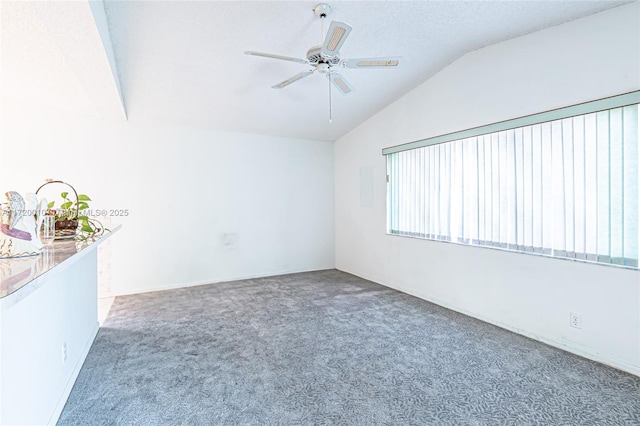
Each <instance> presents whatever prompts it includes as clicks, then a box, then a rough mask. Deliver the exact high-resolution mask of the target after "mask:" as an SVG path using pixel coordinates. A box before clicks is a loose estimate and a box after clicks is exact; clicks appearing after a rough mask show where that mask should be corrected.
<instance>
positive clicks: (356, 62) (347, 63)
mask: <svg viewBox="0 0 640 426" xmlns="http://www.w3.org/2000/svg"><path fill="white" fill-rule="evenodd" d="M313 12H314V13H315V15H316V16H317V17H319V18H320V20H321V22H323V28H322V35H323V36H324V18H326V17H327V15H328V14H329V13H330V12H331V6H329V5H328V4H326V3H320V4H318V5H316V7H314V8H313ZM350 32H351V27H350V26H349V25H347V24H345V23H344V22H339V21H332V22H331V24H330V25H329V30H328V31H327V35H326V37H324V41H323V42H322V44H321V45H319V46H313V47H311V48H310V49H309V50H308V51H307V57H306V59H302V58H293V57H290V56H282V55H274V54H271V53H262V52H254V51H251V50H249V51H246V52H244V53H245V54H246V55H253V56H262V57H265V58H272V59H279V60H283V61H290V62H296V63H299V64H302V65H308V66H310V67H311V69H309V70H307V71H303V72H301V73H298V74H296V75H294V76H293V77H290V78H288V79H286V80H284V81H282V82H280V83H278V84H276V85H274V86H271V87H272V88H273V89H283V88H285V87H287V86H289V85H290V84H293V83H295V82H296V81H299V80H302V79H303V78H305V77H309V76H310V75H311V74H313V73H314V72H316V71H318V72H319V73H320V74H324V75H325V76H326V77H327V78H328V79H329V81H330V84H329V121H331V84H333V85H334V87H335V88H336V89H338V91H339V92H340V93H342V94H343V95H348V94H350V93H352V92H353V91H354V88H353V86H352V85H351V84H350V83H349V82H348V81H347V80H346V79H345V78H344V77H343V76H342V74H340V73H339V72H338V69H340V68H354V69H358V68H359V69H367V68H394V67H398V66H399V65H400V63H401V61H402V58H401V57H399V56H390V57H379V58H356V59H341V58H340V48H341V47H342V45H343V44H344V42H345V41H346V40H347V37H348V36H349V33H350Z"/></svg>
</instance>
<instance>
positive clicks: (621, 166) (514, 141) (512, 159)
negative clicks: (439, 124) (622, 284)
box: [387, 104, 640, 267]
mask: <svg viewBox="0 0 640 426" xmlns="http://www.w3.org/2000/svg"><path fill="white" fill-rule="evenodd" d="M639 121H640V117H639V109H638V105H637V104H634V105H628V106H623V107H618V108H612V109H607V110H603V111H598V112H593V113H588V114H582V115H577V116H573V117H567V118H562V119H558V120H552V121H546V122H542V123H537V124H532V125H528V126H522V127H516V128H512V129H507V130H502V131H497V132H492V133H486V134H482V135H477V136H473V137H468V138H464V139H458V140H453V141H449V142H445V143H439V144H436V145H427V146H422V147H420V148H414V149H410V150H406V151H398V152H392V153H389V154H387V171H388V178H387V179H388V185H387V186H388V188H387V189H388V191H387V197H388V200H387V230H388V232H389V233H390V234H397V235H405V236H411V237H417V238H427V239H434V240H444V241H453V242H458V243H464V244H472V245H480V246H492V247H500V248H504V249H508V250H514V251H520V252H532V253H540V254H546V255H551V256H557V257H567V258H575V259H584V260H591V261H596V262H602V263H611V264H619V265H627V266H633V267H638V240H639V237H638V235H639V228H638V222H639V210H638V187H639V179H638V164H639V162H640V161H639V150H638V139H639V130H638V122H639Z"/></svg>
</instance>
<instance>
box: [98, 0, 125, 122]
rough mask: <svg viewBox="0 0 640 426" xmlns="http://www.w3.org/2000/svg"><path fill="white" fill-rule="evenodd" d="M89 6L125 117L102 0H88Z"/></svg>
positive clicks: (118, 76) (118, 77) (116, 67)
mask: <svg viewBox="0 0 640 426" xmlns="http://www.w3.org/2000/svg"><path fill="white" fill-rule="evenodd" d="M89 7H90V8H91V14H92V15H93V20H94V22H95V24H96V28H97V30H98V34H100V39H101V40H102V46H103V47H104V52H105V54H106V55H107V60H108V61H109V66H110V67H111V74H112V75H113V81H114V83H115V84H116V88H117V90H118V96H119V98H120V103H121V104H122V109H123V111H124V117H125V119H127V104H126V102H125V99H124V95H123V94H122V87H121V85H120V73H119V72H118V66H117V64H116V57H115V55H114V53H113V44H112V43H111V33H110V32H109V25H108V24H107V14H106V13H105V11H104V2H103V1H102V0H89Z"/></svg>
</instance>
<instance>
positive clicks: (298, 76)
mask: <svg viewBox="0 0 640 426" xmlns="http://www.w3.org/2000/svg"><path fill="white" fill-rule="evenodd" d="M314 71H315V70H309V71H305V72H301V73H298V74H296V75H294V76H293V77H291V78H288V79H286V80H285V81H282V82H280V83H278V84H276V85H274V86H271V88H272V89H283V88H285V87H287V86H288V85H290V84H291V83H295V82H296V81H298V80H301V79H303V78H305V77H309V76H310V75H311V74H313V72H314Z"/></svg>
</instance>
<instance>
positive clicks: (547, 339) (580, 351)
mask: <svg viewBox="0 0 640 426" xmlns="http://www.w3.org/2000/svg"><path fill="white" fill-rule="evenodd" d="M336 269H338V270H339V271H342V272H345V273H347V274H352V275H355V276H357V277H360V278H363V279H365V280H368V281H372V282H374V283H377V284H380V285H383V286H385V287H389V288H392V289H394V290H398V291H401V292H402V293H406V294H409V295H411V296H414V297H417V298H419V299H422V300H426V301H427V302H431V303H435V304H436V305H438V306H442V307H443V308H447V309H451V310H452V311H456V312H459V313H461V314H464V315H467V316H470V317H472V318H476V319H479V320H480V321H484V322H486V323H489V324H492V325H495V326H496V327H500V328H503V329H505V330H509V331H511V332H514V333H516V334H520V335H522V336H525V337H528V338H530V339H533V340H537V341H539V342H542V343H545V344H547V345H549V346H553V347H555V348H558V349H562V350H564V351H567V352H570V353H572V354H574V355H578V356H581V357H583V358H587V359H590V360H592V361H596V362H599V363H601V364H605V365H608V366H609V367H613V368H616V369H618V370H622V371H624V372H627V373H630V374H633V375H635V376H639V377H640V366H637V365H633V364H629V363H626V362H624V361H621V360H618V359H615V358H611V357H608V356H607V355H605V354H601V353H598V352H593V351H591V350H589V349H585V348H583V347H580V346H576V345H571V344H567V343H566V342H562V341H559V340H558V339H555V338H553V337H551V336H545V335H542V334H538V333H532V332H530V331H528V330H526V329H524V328H519V327H517V326H514V325H512V324H507V323H503V322H501V321H496V320H495V319H493V318H488V317H486V316H484V315H482V314H478V313H477V312H471V311H468V310H466V309H464V308H460V307H458V306H455V305H452V304H451V303H448V302H446V301H444V300H440V299H439V298H437V297H432V296H431V295H429V294H424V293H419V292H415V291H412V290H410V289H407V288H403V287H401V286H397V285H393V284H391V283H387V282H384V280H380V279H378V278H376V277H372V276H369V275H368V274H363V273H359V272H352V271H344V270H341V269H339V268H337V267H336Z"/></svg>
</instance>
